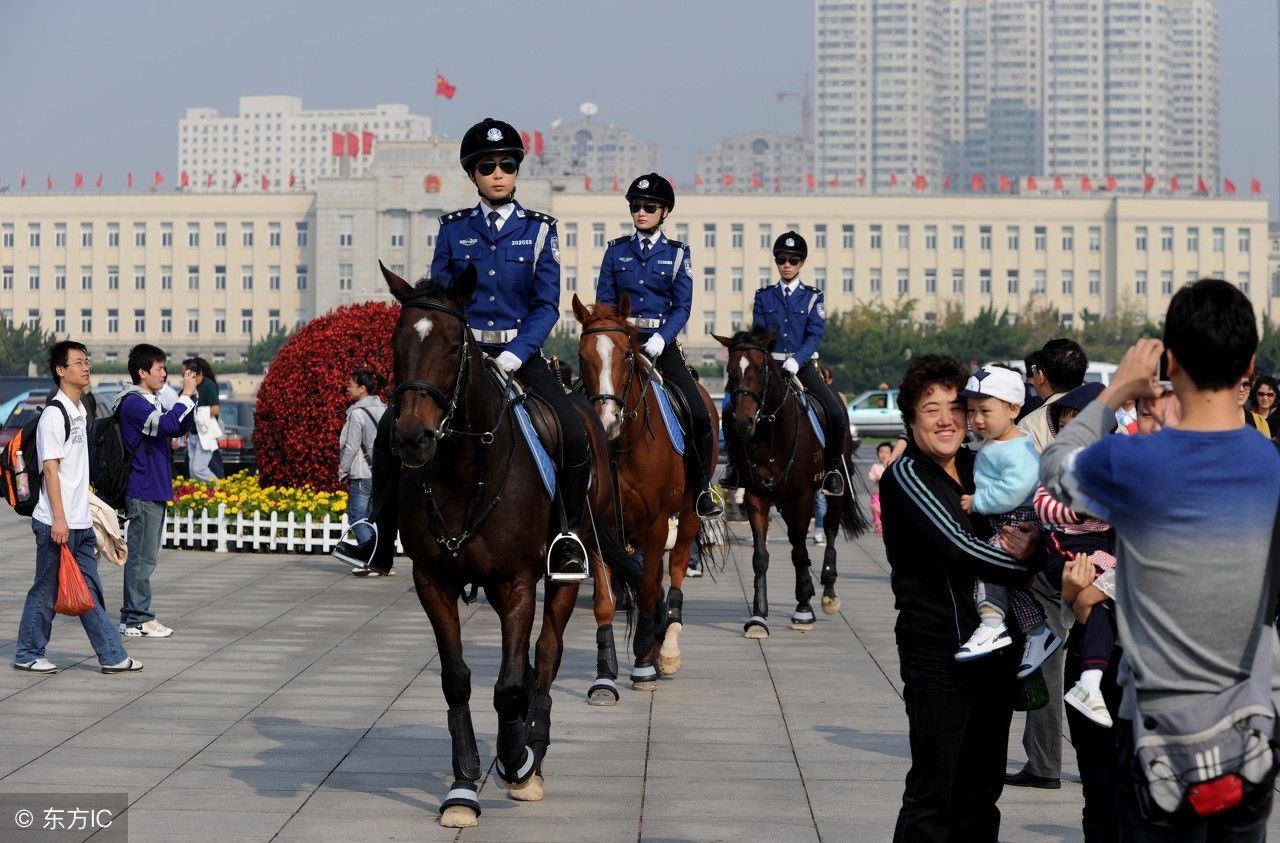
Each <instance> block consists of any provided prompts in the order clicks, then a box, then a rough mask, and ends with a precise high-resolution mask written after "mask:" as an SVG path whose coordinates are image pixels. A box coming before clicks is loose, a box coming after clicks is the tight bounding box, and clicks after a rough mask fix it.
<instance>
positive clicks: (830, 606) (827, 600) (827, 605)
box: [822, 595, 840, 615]
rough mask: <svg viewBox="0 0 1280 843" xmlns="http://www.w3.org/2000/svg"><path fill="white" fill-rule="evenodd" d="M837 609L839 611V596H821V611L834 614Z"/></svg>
mask: <svg viewBox="0 0 1280 843" xmlns="http://www.w3.org/2000/svg"><path fill="white" fill-rule="evenodd" d="M838 611H840V598H839V597H827V596H825V595H824V596H823V598H822V613H823V614H824V615H834V614H835V613H836V612H838Z"/></svg>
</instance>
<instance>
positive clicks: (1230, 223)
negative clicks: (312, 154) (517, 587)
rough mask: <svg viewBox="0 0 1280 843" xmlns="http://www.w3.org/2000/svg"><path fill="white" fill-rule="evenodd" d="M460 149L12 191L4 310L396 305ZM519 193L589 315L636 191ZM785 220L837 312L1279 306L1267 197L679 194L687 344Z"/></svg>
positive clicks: (542, 185)
mask: <svg viewBox="0 0 1280 843" xmlns="http://www.w3.org/2000/svg"><path fill="white" fill-rule="evenodd" d="M457 144H458V142H457V141H450V140H431V141H423V142H403V143H389V142H383V143H382V144H381V145H380V147H379V152H378V155H377V157H376V160H375V161H374V162H373V164H372V166H371V167H370V169H369V171H368V173H367V174H366V175H364V176H362V177H354V176H352V177H346V178H329V179H325V178H322V179H319V180H318V181H317V182H316V183H315V189H314V191H310V192H295V193H260V192H255V193H247V194H233V193H192V192H186V193H183V192H172V193H145V194H121V195H112V194H13V193H10V194H0V316H3V317H4V318H6V319H10V320H19V321H23V322H29V323H33V324H34V323H36V322H39V323H40V324H41V325H42V326H43V327H44V328H45V329H52V330H53V331H54V332H55V333H56V334H58V335H59V336H70V337H75V338H77V339H80V340H82V341H84V342H85V343H86V344H87V345H88V346H89V347H90V350H91V351H92V352H93V354H94V355H95V356H96V357H98V359H107V360H110V359H121V358H122V357H123V355H124V354H126V353H127V350H128V348H129V347H130V346H131V345H133V344H134V343H136V342H140V341H150V342H154V343H157V344H158V345H160V346H162V347H164V348H166V349H168V350H169V351H170V352H171V353H173V354H175V355H178V354H181V355H184V356H185V355H187V354H192V353H197V352H199V353H204V354H207V355H208V356H210V357H211V358H212V359H213V360H215V361H218V362H223V361H234V360H237V359H238V358H239V355H240V354H242V353H243V351H244V350H245V348H246V346H247V345H248V344H249V343H250V342H251V341H252V340H254V339H258V338H261V337H262V336H263V335H264V334H266V333H267V331H268V330H269V329H270V328H271V327H273V326H276V325H281V326H286V327H291V326H293V325H294V324H296V323H298V322H305V321H306V320H309V319H311V318H313V317H314V316H316V315H317V314H321V313H325V312H327V311H329V310H331V309H333V308H335V307H338V306H340V305H343V304H348V303H352V302H357V301H364V300H368V299H383V300H389V297H388V295H387V293H386V291H385V287H384V284H383V282H382V279H381V277H380V275H379V274H378V271H377V262H378V260H379V259H381V260H382V261H384V262H385V263H387V264H388V265H389V266H391V267H392V268H393V269H395V270H396V271H397V272H400V273H401V274H404V275H406V276H407V277H416V276H419V275H421V274H423V273H425V272H426V270H427V268H428V266H429V263H430V260H431V255H432V251H433V249H434V246H435V237H436V232H437V230H438V221H437V217H438V216H439V215H441V214H443V213H446V212H449V211H452V210H456V209H458V208H462V207H468V206H471V205H474V204H475V203H476V201H477V198H476V194H475V189H474V187H473V186H472V185H471V183H470V182H469V181H468V180H467V179H466V177H465V175H464V174H463V173H462V171H461V170H460V169H459V167H458V145H457ZM519 198H520V201H521V202H522V203H523V204H525V205H526V206H528V207H531V208H536V209H540V210H546V211H548V212H549V213H551V214H552V215H554V216H555V217H557V218H558V219H559V236H560V250H561V259H562V273H561V281H562V283H561V290H562V292H561V311H562V317H563V320H562V324H564V325H565V326H567V327H573V325H574V320H573V317H572V310H571V308H570V302H571V300H572V296H573V294H574V293H578V294H579V295H580V296H582V298H583V299H584V300H586V301H588V302H590V301H592V300H593V299H594V295H593V291H594V288H595V281H596V276H597V274H598V271H599V269H598V267H599V265H600V260H601V256H602V254H603V252H604V248H605V243H606V242H607V241H608V240H609V239H611V238H613V237H617V236H619V235H620V234H626V233H628V232H629V231H631V227H630V221H629V220H630V217H629V215H628V213H627V208H626V203H625V200H624V198H623V197H622V195H621V194H617V193H612V192H592V193H587V192H585V191H582V190H581V189H576V190H575V189H573V188H572V187H571V186H569V187H566V186H565V185H563V184H561V185H556V186H554V187H553V184H552V182H551V181H549V180H545V179H538V178H531V177H529V176H528V175H526V176H525V178H522V179H521V181H520V186H519ZM788 229H795V230H797V231H799V232H800V233H801V234H803V235H804V237H805V238H806V239H807V240H808V242H809V248H810V255H809V261H808V263H807V264H806V265H805V267H804V271H803V273H802V275H801V278H802V279H803V280H804V281H806V282H808V283H812V284H816V285H818V286H820V287H822V288H824V289H825V291H826V297H827V309H828V311H829V312H831V313H839V312H840V311H842V310H846V309H848V308H850V307H851V306H852V305H854V304H855V303H859V302H868V301H881V302H885V303H890V304H891V303H894V302H897V301H899V300H900V299H903V298H910V299H913V300H915V301H916V303H917V306H916V314H917V316H918V318H920V319H922V320H924V321H925V322H929V321H932V320H937V319H941V318H942V316H943V314H945V312H946V310H947V308H948V307H949V306H953V305H954V306H956V307H959V308H960V309H961V310H962V311H963V313H964V315H965V316H967V317H972V316H973V315H975V314H976V313H978V312H979V311H980V310H981V309H982V308H984V307H994V308H996V309H997V310H1004V309H1008V311H1009V312H1010V313H1011V314H1014V315H1016V314H1018V313H1022V312H1026V311H1027V310H1029V309H1031V308H1039V307H1043V306H1049V307H1053V308H1056V309H1058V310H1059V311H1060V313H1061V314H1062V319H1063V321H1064V323H1071V321H1072V320H1073V319H1079V318H1080V316H1079V314H1081V313H1082V312H1085V311H1087V312H1089V313H1090V314H1100V315H1105V314H1110V313H1115V312H1117V311H1121V310H1126V309H1136V310H1138V311H1141V312H1143V313H1145V314H1146V315H1147V316H1149V317H1150V318H1151V319H1152V320H1155V321H1158V320H1159V319H1160V318H1161V317H1162V316H1163V314H1164V311H1165V308H1166V307H1167V304H1168V301H1169V298H1170V296H1171V295H1172V294H1173V292H1174V291H1175V290H1176V289H1177V288H1178V287H1180V286H1181V285H1182V284H1184V283H1186V282H1187V281H1188V280H1191V279H1194V278H1198V277H1201V276H1219V277H1222V278H1225V279H1227V280H1229V281H1231V282H1232V283H1234V284H1237V285H1238V286H1239V287H1240V288H1241V289H1242V290H1245V291H1246V292H1247V293H1248V295H1249V297H1250V298H1251V299H1252V300H1253V302H1254V305H1255V307H1256V308H1257V309H1258V311H1259V313H1260V314H1262V313H1268V314H1272V315H1273V316H1274V315H1275V314H1276V306H1277V304H1280V280H1277V276H1276V274H1275V273H1274V272H1273V271H1272V270H1271V268H1269V254H1270V252H1271V242H1270V240H1269V237H1268V224H1267V202H1266V200H1265V198H1261V197H1258V198H1255V197H1249V198H1232V199H1222V198H1180V199H1170V198H1157V197H1126V196H1108V195H1100V196H1090V197H1067V198H1045V197H1014V196H981V197H978V196H919V197H917V196H887V197H886V196H879V197H877V196H838V195H831V196H812V195H803V194H800V195H797V194H786V193H782V194H775V193H772V192H768V193H762V194H760V195H738V196H732V197H727V196H715V195H680V196H679V197H678V200H677V206H676V213H675V215H674V216H673V217H672V218H671V219H670V220H669V221H668V224H667V226H666V232H667V235H668V236H669V237H672V238H675V239H679V240H683V241H685V242H687V243H688V244H689V245H690V247H691V249H692V257H693V268H694V295H693V309H692V314H691V317H690V320H689V325H688V329H687V331H686V333H685V336H684V338H683V343H684V345H685V347H686V349H687V351H688V352H689V356H690V358H691V359H694V360H697V359H703V358H705V359H711V358H714V357H715V355H716V352H717V351H718V349H719V346H718V345H717V344H716V343H715V341H714V340H712V339H711V338H710V337H709V336H708V334H709V333H710V332H711V331H713V330H714V331H716V332H718V333H726V332H729V331H732V330H734V329H735V328H740V327H744V326H747V325H748V324H749V322H750V319H751V304H752V298H753V295H754V292H755V290H756V289H757V288H759V287H760V286H762V285H764V284H767V283H770V282H771V281H772V280H773V279H774V272H775V269H774V266H773V261H772V256H771V247H772V244H773V240H774V238H775V237H777V236H778V235H779V234H781V233H782V232H783V231H786V230H788Z"/></svg>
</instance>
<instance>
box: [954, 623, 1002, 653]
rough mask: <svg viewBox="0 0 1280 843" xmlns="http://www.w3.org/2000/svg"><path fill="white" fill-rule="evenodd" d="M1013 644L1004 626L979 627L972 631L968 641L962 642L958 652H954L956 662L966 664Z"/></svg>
mask: <svg viewBox="0 0 1280 843" xmlns="http://www.w3.org/2000/svg"><path fill="white" fill-rule="evenodd" d="M1012 643H1013V639H1012V638H1010V637H1009V627H1007V626H1005V625H1004V624H1000V625H999V626H980V627H978V628H977V629H975V630H974V631H973V635H970V636H969V640H968V641H966V642H964V644H963V645H962V646H961V647H960V649H959V650H957V651H956V661H958V662H967V661H973V660H974V659H980V658H982V657H983V656H989V655H991V654H992V653H994V652H995V651H996V650H999V649H1000V648H1001V647H1008V646H1009V645H1010V644H1012Z"/></svg>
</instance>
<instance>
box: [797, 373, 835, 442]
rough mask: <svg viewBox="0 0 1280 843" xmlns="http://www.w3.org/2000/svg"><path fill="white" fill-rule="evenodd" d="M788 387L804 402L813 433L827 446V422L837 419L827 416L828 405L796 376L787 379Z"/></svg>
mask: <svg viewBox="0 0 1280 843" xmlns="http://www.w3.org/2000/svg"><path fill="white" fill-rule="evenodd" d="M786 384H787V389H789V390H791V391H792V392H794V393H795V395H796V397H797V398H798V399H800V401H801V402H802V403H803V404H804V408H805V409H806V410H808V412H807V413H805V415H806V416H808V417H809V426H810V427H812V428H813V433H814V435H815V436H817V437H818V442H819V444H821V445H822V447H824V448H825V447H826V446H827V427H826V424H824V422H826V423H833V422H834V421H835V419H829V418H827V408H826V406H825V405H824V404H823V403H822V402H821V401H819V400H818V396H816V395H814V394H813V393H812V392H810V391H809V390H807V389H805V388H804V385H803V384H801V383H800V382H799V380H797V379H796V378H787V379H786Z"/></svg>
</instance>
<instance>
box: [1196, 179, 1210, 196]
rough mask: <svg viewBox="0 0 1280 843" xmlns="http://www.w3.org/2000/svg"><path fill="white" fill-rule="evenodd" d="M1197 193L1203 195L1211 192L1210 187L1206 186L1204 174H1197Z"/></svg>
mask: <svg viewBox="0 0 1280 843" xmlns="http://www.w3.org/2000/svg"><path fill="white" fill-rule="evenodd" d="M1196 193H1199V194H1202V195H1207V194H1208V193H1209V188H1208V187H1206V186H1205V183H1204V177H1203V176H1196Z"/></svg>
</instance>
